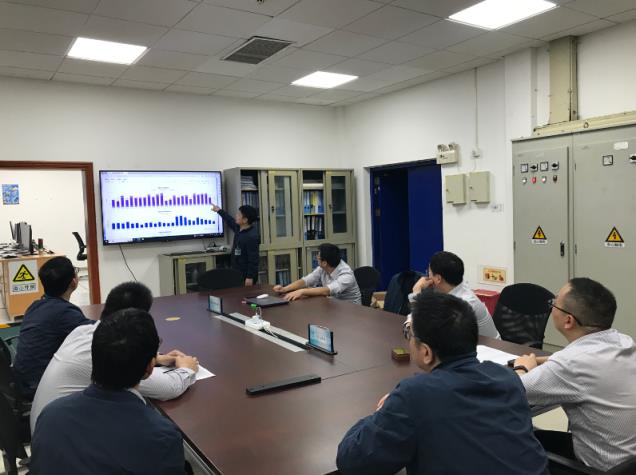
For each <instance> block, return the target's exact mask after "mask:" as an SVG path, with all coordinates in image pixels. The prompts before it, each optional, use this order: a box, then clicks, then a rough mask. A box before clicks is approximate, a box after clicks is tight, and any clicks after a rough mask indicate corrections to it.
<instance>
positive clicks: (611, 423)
mask: <svg viewBox="0 0 636 475" xmlns="http://www.w3.org/2000/svg"><path fill="white" fill-rule="evenodd" d="M550 305H551V306H552V313H551V316H552V322H553V324H554V326H555V327H556V329H557V330H558V331H559V332H560V333H561V334H563V336H565V338H566V339H567V340H568V342H569V344H568V345H567V346H566V347H565V348H564V349H563V350H561V351H557V352H556V353H554V354H553V355H552V356H550V357H549V358H537V357H536V356H535V355H534V354H530V355H527V356H522V357H520V358H517V359H516V360H515V371H517V373H518V374H519V375H520V376H521V381H522V382H523V385H524V386H525V388H526V394H527V397H528V402H529V403H530V404H531V405H541V406H545V405H552V404H560V405H561V407H562V408H563V410H564V411H565V413H566V414H567V416H568V420H569V430H570V432H557V431H536V435H537V438H538V439H539V441H540V442H541V443H542V444H543V446H544V447H545V449H546V450H547V451H549V452H553V453H556V454H559V455H562V456H565V457H568V458H572V459H574V458H576V459H577V460H579V461H580V462H583V463H584V464H585V465H588V466H590V467H593V468H595V469H598V470H603V471H607V470H609V469H611V468H612V467H614V466H616V465H618V464H620V463H622V462H624V461H625V460H627V459H629V458H631V457H634V456H636V345H635V344H634V340H633V339H632V338H631V337H629V336H627V335H624V334H622V333H619V332H618V331H617V330H615V329H612V328H611V326H612V323H613V321H614V315H615V313H616V299H615V298H614V295H612V293H611V292H610V291H609V290H608V289H606V288H605V287H604V286H603V285H601V284H599V283H598V282H595V281H593V280H591V279H587V278H575V279H572V280H570V281H569V282H568V283H567V284H566V285H565V286H564V287H563V288H561V290H559V293H558V294H557V296H556V298H555V299H553V300H551V301H550ZM552 473H557V471H553V472H552Z"/></svg>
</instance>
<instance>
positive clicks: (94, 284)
mask: <svg viewBox="0 0 636 475" xmlns="http://www.w3.org/2000/svg"><path fill="white" fill-rule="evenodd" d="M0 168H8V169H14V170H78V171H81V172H82V175H83V177H82V178H83V182H84V200H85V203H84V204H85V211H86V248H87V249H88V253H87V255H88V259H87V264H88V287H89V293H90V302H91V304H95V303H101V300H102V299H101V291H100V283H99V256H98V254H97V219H96V213H95V181H94V175H93V162H58V161H27V160H0Z"/></svg>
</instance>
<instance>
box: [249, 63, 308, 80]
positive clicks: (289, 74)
mask: <svg viewBox="0 0 636 475" xmlns="http://www.w3.org/2000/svg"><path fill="white" fill-rule="evenodd" d="M311 72H313V71H312V70H310V69H307V70H301V69H289V68H283V67H281V66H278V65H277V66H269V65H265V66H261V67H259V68H258V69H257V70H256V71H254V72H253V73H252V74H250V76H249V77H250V79H260V80H262V81H272V82H282V83H286V84H291V83H292V81H295V80H296V79H300V78H301V77H303V76H306V75H307V74H309V73H311Z"/></svg>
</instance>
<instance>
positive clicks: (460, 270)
mask: <svg viewBox="0 0 636 475" xmlns="http://www.w3.org/2000/svg"><path fill="white" fill-rule="evenodd" d="M425 289H431V290H435V291H437V292H442V293H444V294H450V295H454V296H455V297H458V298H460V299H462V300H464V301H466V302H467V303H468V304H469V305H470V306H471V307H472V309H473V311H474V312H475V316H476V317H477V325H478V327H479V334H480V335H482V336H488V337H490V338H500V336H499V332H498V331H497V328H496V327H495V322H494V321H493V319H492V317H491V316H490V313H489V312H488V309H487V308H486V305H484V303H483V302H482V301H481V300H479V297H477V296H476V295H475V292H473V291H472V290H471V289H470V288H469V287H468V284H467V283H466V282H464V262H463V261H462V260H461V259H460V258H459V257H458V256H457V255H455V254H453V253H452V252H446V251H440V252H437V253H435V254H433V256H432V257H431V261H430V263H429V265H428V276H426V277H422V278H420V279H419V280H418V281H417V282H416V283H415V285H414V286H413V293H412V294H410V295H409V300H412V299H413V296H414V295H417V294H419V293H420V292H422V291H423V290H425Z"/></svg>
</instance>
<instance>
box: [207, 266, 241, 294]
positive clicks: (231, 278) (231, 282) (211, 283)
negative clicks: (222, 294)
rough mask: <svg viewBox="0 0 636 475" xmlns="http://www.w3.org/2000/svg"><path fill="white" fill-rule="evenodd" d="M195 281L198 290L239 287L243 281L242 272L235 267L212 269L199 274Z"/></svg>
mask: <svg viewBox="0 0 636 475" xmlns="http://www.w3.org/2000/svg"><path fill="white" fill-rule="evenodd" d="M197 283H198V284H199V290H221V289H229V288H231V287H241V286H243V284H244V283H245V281H244V280H243V274H241V273H240V272H239V271H237V270H235V269H212V270H209V271H207V272H205V273H203V274H201V275H200V276H199V278H198V280H197Z"/></svg>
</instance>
